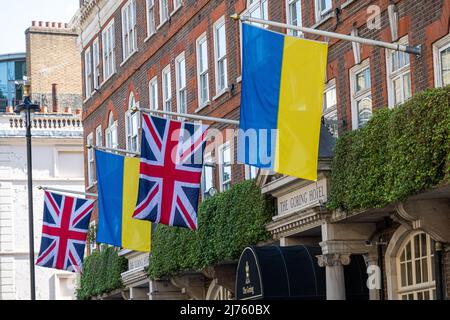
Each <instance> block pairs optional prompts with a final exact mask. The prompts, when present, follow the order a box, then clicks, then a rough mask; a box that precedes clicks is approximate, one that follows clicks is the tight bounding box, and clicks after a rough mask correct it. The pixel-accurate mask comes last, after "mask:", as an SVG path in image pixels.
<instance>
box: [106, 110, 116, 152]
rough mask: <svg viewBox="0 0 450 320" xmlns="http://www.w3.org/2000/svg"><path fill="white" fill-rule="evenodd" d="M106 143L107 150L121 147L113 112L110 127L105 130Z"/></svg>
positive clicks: (109, 121)
mask: <svg viewBox="0 0 450 320" xmlns="http://www.w3.org/2000/svg"><path fill="white" fill-rule="evenodd" d="M105 139H106V141H105V143H106V147H107V148H111V149H117V148H118V147H119V142H118V136H117V120H114V115H113V113H112V112H110V113H109V117H108V127H107V128H106V129H105Z"/></svg>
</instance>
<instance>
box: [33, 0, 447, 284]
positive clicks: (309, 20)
mask: <svg viewBox="0 0 450 320" xmlns="http://www.w3.org/2000/svg"><path fill="white" fill-rule="evenodd" d="M94 2H95V3H100V6H101V4H102V3H103V4H104V1H101V0H92V1H80V4H83V6H84V7H82V14H81V15H82V18H81V26H82V27H81V29H82V30H87V28H88V27H89V26H91V29H92V28H94V27H92V26H93V25H95V24H100V26H99V27H98V28H97V31H96V32H91V33H90V35H91V36H90V38H89V39H86V38H84V39H82V40H81V41H82V42H83V41H84V42H83V43H82V46H83V51H82V55H81V56H82V59H81V60H82V67H83V68H84V67H85V66H84V61H85V60H84V55H85V50H86V49H87V48H88V47H90V48H92V43H93V41H94V40H95V38H97V37H98V38H99V39H100V41H99V44H100V52H101V51H102V41H101V31H102V30H104V28H105V27H106V26H107V24H108V23H109V22H110V21H111V20H112V19H114V24H115V66H116V72H115V73H114V74H113V75H112V76H111V77H110V78H109V79H108V80H107V81H106V82H104V83H103V84H102V85H101V86H100V87H99V88H98V90H97V91H95V92H94V94H93V95H92V96H91V97H86V93H85V92H84V93H83V96H84V98H83V99H84V100H85V102H84V104H83V119H84V120H83V125H84V128H85V141H86V136H87V135H88V134H90V133H95V128H96V127H97V126H98V125H100V124H101V125H102V130H103V131H104V130H105V128H106V127H107V126H108V123H107V121H108V114H109V112H112V113H113V117H114V119H115V120H117V122H118V141H119V148H122V149H125V147H126V137H125V116H124V114H125V112H126V110H127V108H128V97H129V95H130V92H133V93H134V94H135V97H136V99H137V100H138V101H139V104H140V106H141V107H148V105H149V87H148V86H149V81H150V80H151V79H152V78H153V77H154V76H158V91H159V92H158V97H159V109H162V101H161V97H162V83H161V78H162V77H161V73H162V70H163V69H164V68H165V67H166V66H167V65H169V64H170V67H171V80H172V108H173V110H176V94H175V88H176V83H175V79H176V76H175V62H174V61H175V58H176V57H177V56H178V55H179V54H180V53H182V52H184V53H185V58H186V77H187V108H188V113H198V114H201V115H208V116H213V117H223V118H230V119H238V117H239V103H240V101H239V99H240V92H241V83H240V75H241V72H240V69H241V62H240V41H239V38H240V28H239V24H238V23H237V22H235V21H233V20H231V19H229V18H228V17H229V16H230V15H232V14H234V13H242V12H244V11H245V10H246V7H247V1H246V0H231V1H219V0H198V1H195V0H184V1H182V3H183V4H182V6H181V8H179V9H178V10H176V11H175V12H173V14H171V16H170V19H169V20H168V21H167V22H166V23H164V24H163V25H162V26H158V25H159V12H160V11H159V1H157V0H155V12H156V15H155V20H156V26H158V28H157V31H156V33H155V34H154V35H152V36H151V37H149V38H147V20H146V19H147V16H146V1H145V0H136V8H137V9H136V19H137V47H138V51H137V52H136V53H134V54H133V55H132V56H131V57H130V58H129V59H127V60H126V61H125V62H124V59H123V54H122V17H121V8H122V7H123V6H124V5H125V4H126V3H127V1H125V0H124V1H122V2H121V4H120V6H119V7H118V8H117V9H116V10H115V11H114V13H113V14H112V15H110V16H108V17H103V20H101V23H99V21H98V20H97V19H96V18H95V14H96V12H97V11H96V10H97V9H94V6H93V4H92V3H94ZM168 2H169V12H172V11H173V1H168ZM332 2H333V10H332V11H331V14H330V16H329V17H328V18H326V19H324V20H323V21H321V22H320V23H316V21H315V0H305V1H301V5H302V6H301V11H302V24H303V26H305V27H313V28H319V29H323V30H329V31H334V32H338V33H342V34H350V33H351V32H352V29H356V30H357V31H358V35H359V36H361V37H365V38H370V39H376V40H382V41H386V42H393V41H397V40H398V39H400V38H402V37H404V36H406V35H407V36H408V41H409V44H410V45H412V46H416V45H422V55H420V56H414V55H410V71H411V91H412V94H415V93H417V92H420V91H422V90H424V89H426V88H430V87H434V86H435V85H436V84H435V80H434V79H435V72H436V70H434V55H433V44H434V43H435V42H436V41H438V40H439V39H441V38H443V37H444V36H446V35H447V34H448V33H449V18H450V2H449V1H445V0H427V1H408V0H391V1H388V0H358V1H356V0H353V1H351V0H335V1H332ZM392 4H394V5H395V6H396V11H397V13H398V39H392V36H391V29H390V27H391V25H390V23H389V16H388V6H389V5H392ZM373 5H375V6H377V7H376V8H378V9H379V10H380V13H381V16H380V18H381V19H380V22H381V27H380V28H375V29H371V28H369V26H368V18H369V16H370V15H371V11H370V10H369V9H370V6H373ZM83 8H84V11H83ZM222 16H224V17H225V24H226V39H227V44H226V45H227V66H228V86H229V90H228V91H227V92H226V93H225V94H223V95H221V96H219V97H217V98H213V97H215V96H216V92H215V77H214V74H215V70H214V69H215V65H214V59H213V57H214V40H213V24H214V23H215V21H217V19H219V18H220V17H222ZM268 18H269V19H270V20H274V21H281V22H285V21H286V1H281V0H268ZM272 29H274V30H275V31H280V32H284V31H285V30H280V29H277V28H272ZM205 32H207V41H208V63H209V89H210V92H209V95H210V98H211V99H210V100H211V103H210V104H209V105H208V106H206V107H205V108H202V109H201V110H197V109H198V106H199V104H198V94H197V57H196V39H197V38H198V37H199V36H200V35H202V34H203V33H205ZM306 38H311V39H315V40H327V41H328V42H329V44H330V46H329V60H328V69H327V74H328V79H329V80H331V79H335V81H336V89H337V114H338V119H337V120H338V127H339V133H343V132H345V131H347V130H352V106H351V89H350V86H351V81H350V76H349V70H350V69H351V68H352V67H354V66H355V64H356V63H355V58H354V52H353V49H352V44H351V43H350V42H343V41H337V40H334V39H323V37H316V36H310V35H306ZM100 56H101V54H100ZM360 58H361V61H364V60H366V59H369V60H370V75H371V76H370V79H371V93H372V107H373V109H377V108H381V107H386V106H387V105H388V103H389V99H388V92H389V89H388V84H387V71H386V70H387V62H386V49H383V48H378V47H372V46H367V45H361V54H360ZM100 60H102V59H100ZM28 65H30V64H28ZM101 65H102V62H100V66H101ZM100 69H102V68H101V67H100ZM31 74H32V73H31ZM83 74H84V73H83ZM103 81H104V78H103V75H102V71H100V83H102V82H103ZM84 83H85V79H83V84H84ZM84 87H85V86H84V85H83V88H84ZM83 90H85V89H83ZM217 127H218V128H220V129H225V128H226V127H225V126H223V125H222V126H217ZM103 137H105V134H103ZM103 139H104V138H103ZM104 143H105V142H104V140H103V144H104ZM85 167H86V166H85ZM86 171H87V167H86ZM215 172H216V177H215V181H216V182H217V181H219V178H218V170H216V171H215ZM232 172H233V173H232V183H236V182H238V181H241V180H242V179H244V176H245V172H244V167H243V166H242V165H233V170H232ZM95 189H96V188H95V186H93V187H92V188H89V191H90V192H93V191H95ZM445 261H446V267H445V270H446V281H447V284H448V285H447V291H448V290H449V289H448V288H450V276H449V274H450V272H449V271H448V269H449V267H448V266H449V261H450V259H449V255H448V253H447V255H446V260H445Z"/></svg>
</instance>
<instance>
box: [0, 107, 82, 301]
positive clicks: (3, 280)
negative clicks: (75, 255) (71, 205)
mask: <svg viewBox="0 0 450 320" xmlns="http://www.w3.org/2000/svg"><path fill="white" fill-rule="evenodd" d="M7 118H8V117H7V116H6V115H0V127H2V126H1V123H2V122H3V123H4V122H5V121H6V120H7ZM3 128H6V126H3ZM7 131H8V130H0V300H5V299H29V298H30V278H29V250H28V243H29V241H28V205H27V204H28V198H27V197H28V194H27V188H26V187H27V172H26V146H25V137H24V136H23V135H22V136H20V135H21V133H18V132H17V131H15V133H16V134H11V132H7ZM36 133H37V134H38V135H39V133H38V132H36ZM32 156H33V183H34V186H38V185H45V186H52V187H57V188H63V189H71V190H80V191H83V190H84V169H83V140H82V128H73V127H72V128H65V129H64V130H61V129H60V130H59V131H55V132H53V133H51V132H50V133H49V132H46V133H45V134H42V135H41V136H40V137H36V138H33V154H32ZM43 198H44V193H43V191H40V190H38V189H37V188H33V203H34V205H33V207H34V234H35V238H34V242H35V255H36V257H37V254H38V253H39V247H40V238H41V229H42V215H43ZM75 281H76V275H75V274H72V273H70V272H64V271H58V270H53V269H48V268H42V267H39V266H36V298H37V299H44V300H46V299H73V298H74V297H75V296H74V291H75Z"/></svg>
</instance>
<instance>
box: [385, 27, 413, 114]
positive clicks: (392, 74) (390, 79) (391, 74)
mask: <svg viewBox="0 0 450 320" xmlns="http://www.w3.org/2000/svg"><path fill="white" fill-rule="evenodd" d="M396 43H398V44H402V45H408V35H406V36H404V37H402V38H401V39H400V40H399V41H398V42H396ZM397 53H400V54H404V55H405V56H406V57H408V64H407V65H404V66H402V67H401V68H399V69H397V70H395V71H393V70H392V57H393V55H394V54H397ZM408 74H409V89H410V91H411V92H410V96H409V97H406V94H405V76H406V75H408ZM386 75H387V85H388V103H389V108H394V107H395V106H397V105H400V104H402V103H404V102H405V101H407V100H408V99H409V98H411V96H412V87H411V59H410V57H409V54H408V53H403V52H399V51H395V50H389V49H386ZM397 79H401V89H402V90H401V91H402V92H401V101H399V102H398V101H395V100H396V95H395V90H394V82H395V81H396V80H397Z"/></svg>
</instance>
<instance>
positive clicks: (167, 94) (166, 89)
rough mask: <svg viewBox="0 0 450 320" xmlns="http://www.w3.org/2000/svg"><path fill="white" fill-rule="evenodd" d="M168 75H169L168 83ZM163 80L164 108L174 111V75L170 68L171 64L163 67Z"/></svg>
mask: <svg viewBox="0 0 450 320" xmlns="http://www.w3.org/2000/svg"><path fill="white" fill-rule="evenodd" d="M166 75H167V77H168V81H167V82H168V83H167V84H166ZM161 80H162V94H163V110H164V111H172V75H171V70H170V64H169V65H167V66H166V67H165V68H164V69H163V71H162V79H161Z"/></svg>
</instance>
